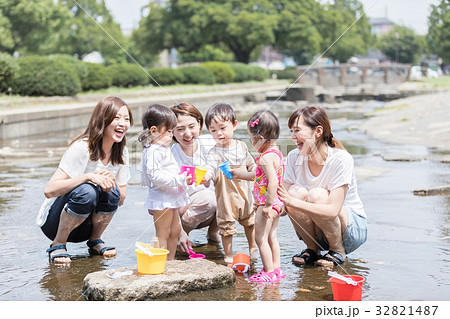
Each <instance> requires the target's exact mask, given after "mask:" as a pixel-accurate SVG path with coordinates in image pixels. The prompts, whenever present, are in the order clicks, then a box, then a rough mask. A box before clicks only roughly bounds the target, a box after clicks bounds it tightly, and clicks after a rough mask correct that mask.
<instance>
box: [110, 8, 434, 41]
mask: <svg viewBox="0 0 450 319" xmlns="http://www.w3.org/2000/svg"><path fill="white" fill-rule="evenodd" d="M359 1H360V2H361V3H362V4H363V5H364V8H365V9H366V10H367V9H368V11H367V12H366V14H367V15H368V16H369V17H370V18H382V17H387V18H388V19H389V20H391V21H393V22H395V23H396V24H399V25H403V26H407V27H410V28H412V29H414V30H415V31H416V33H418V34H422V35H423V34H426V33H427V30H428V25H427V17H428V15H429V13H430V5H431V4H438V3H439V2H440V0H359ZM105 2H106V6H107V7H108V8H109V9H110V10H111V13H112V15H113V16H114V19H115V20H116V21H117V22H119V23H120V25H121V27H122V29H124V30H130V29H133V28H137V26H138V24H139V20H140V18H141V8H142V7H143V6H145V5H147V4H148V3H149V2H150V1H149V0H126V1H124V0H105Z"/></svg>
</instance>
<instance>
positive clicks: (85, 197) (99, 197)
mask: <svg viewBox="0 0 450 319" xmlns="http://www.w3.org/2000/svg"><path fill="white" fill-rule="evenodd" d="M119 202H120V190H119V187H118V186H117V185H116V188H115V189H114V190H111V191H109V192H104V191H103V190H102V188H101V187H100V186H98V185H94V184H91V183H85V184H81V185H79V186H77V187H75V188H74V189H73V190H71V191H70V192H68V193H67V194H65V195H62V196H59V197H58V198H57V199H56V200H55V202H54V203H53V205H52V207H50V211H49V213H48V217H47V220H46V222H45V224H44V225H42V227H41V229H42V231H43V232H44V234H45V236H47V237H48V238H49V239H51V240H53V239H54V238H55V236H56V233H57V232H58V227H59V219H60V217H61V212H62V211H63V210H65V211H66V212H67V213H68V214H69V215H70V216H73V217H75V218H82V219H84V221H83V223H81V225H79V226H78V227H77V228H75V229H74V230H73V231H72V232H71V233H70V234H69V237H68V238H67V241H68V242H73V243H78V242H81V241H85V240H88V239H89V237H90V236H91V233H92V213H96V214H103V215H112V214H114V213H115V212H116V211H117V209H118V208H119Z"/></svg>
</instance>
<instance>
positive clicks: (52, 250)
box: [45, 245, 72, 264]
mask: <svg viewBox="0 0 450 319" xmlns="http://www.w3.org/2000/svg"><path fill="white" fill-rule="evenodd" d="M58 249H64V250H65V251H66V253H65V254H64V253H63V254H57V255H54V256H52V255H51V254H52V252H54V251H55V250H58ZM45 252H46V253H48V258H49V259H50V262H51V263H55V264H68V263H70V261H72V259H71V258H70V255H69V254H67V249H66V245H57V246H53V247H52V245H50V248H49V249H47V250H46V251H45ZM60 257H67V258H69V259H70V261H63V262H61V261H55V258H60Z"/></svg>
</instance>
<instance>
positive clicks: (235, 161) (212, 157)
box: [206, 140, 256, 180]
mask: <svg viewBox="0 0 450 319" xmlns="http://www.w3.org/2000/svg"><path fill="white" fill-rule="evenodd" d="M234 141H235V143H234V145H233V146H231V147H225V148H224V147H213V148H212V149H211V150H210V151H209V154H208V165H207V166H206V168H207V169H208V173H209V174H210V175H211V180H215V178H216V174H217V170H218V169H219V164H221V163H223V162H224V161H228V162H230V165H242V164H243V163H246V162H247V161H248V162H251V165H253V166H255V165H256V163H255V160H254V159H253V156H252V155H251V154H250V152H249V151H248V147H247V145H246V144H245V143H244V142H242V141H239V140H234ZM251 165H250V166H251Z"/></svg>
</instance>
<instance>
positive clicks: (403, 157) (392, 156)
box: [382, 153, 426, 162]
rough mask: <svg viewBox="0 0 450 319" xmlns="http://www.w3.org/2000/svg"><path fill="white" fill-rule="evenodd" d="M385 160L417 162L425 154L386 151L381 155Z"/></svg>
mask: <svg viewBox="0 0 450 319" xmlns="http://www.w3.org/2000/svg"><path fill="white" fill-rule="evenodd" d="M382 157H383V159H384V160H385V161H388V162H389V161H393V162H419V161H422V160H424V159H426V157H425V156H419V155H411V154H401V153H388V154H383V155H382Z"/></svg>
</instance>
